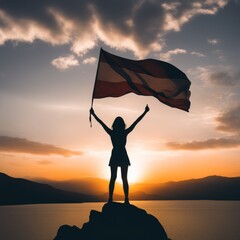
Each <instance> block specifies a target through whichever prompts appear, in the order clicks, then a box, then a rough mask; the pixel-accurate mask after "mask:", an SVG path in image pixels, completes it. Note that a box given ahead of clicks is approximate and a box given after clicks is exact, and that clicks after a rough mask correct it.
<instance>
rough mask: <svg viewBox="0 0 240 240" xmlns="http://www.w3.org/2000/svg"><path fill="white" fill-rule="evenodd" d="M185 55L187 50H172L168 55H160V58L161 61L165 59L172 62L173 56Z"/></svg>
mask: <svg viewBox="0 0 240 240" xmlns="http://www.w3.org/2000/svg"><path fill="white" fill-rule="evenodd" d="M185 53H187V50H185V49H181V48H176V49H173V50H170V51H168V52H166V53H162V54H160V57H161V59H163V60H165V61H169V60H171V58H172V56H174V55H179V54H185Z"/></svg>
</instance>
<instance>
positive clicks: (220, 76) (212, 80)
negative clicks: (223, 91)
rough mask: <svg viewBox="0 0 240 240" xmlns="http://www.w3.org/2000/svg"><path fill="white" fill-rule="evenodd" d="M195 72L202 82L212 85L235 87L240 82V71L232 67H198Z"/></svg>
mask: <svg viewBox="0 0 240 240" xmlns="http://www.w3.org/2000/svg"><path fill="white" fill-rule="evenodd" d="M195 72H196V74H197V75H198V76H199V77H200V78H201V80H203V81H204V82H205V83H208V84H210V85H219V86H235V85H237V84H238V83H239V82H240V71H236V70H235V69H233V68H232V67H230V66H223V65H220V66H207V67H198V68H197V69H196V71H195Z"/></svg>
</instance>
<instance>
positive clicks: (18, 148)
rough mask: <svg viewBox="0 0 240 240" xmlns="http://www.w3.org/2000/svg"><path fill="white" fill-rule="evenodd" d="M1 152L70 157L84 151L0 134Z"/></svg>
mask: <svg viewBox="0 0 240 240" xmlns="http://www.w3.org/2000/svg"><path fill="white" fill-rule="evenodd" d="M0 152H15V153H30V154H36V155H51V154H56V155H61V156H64V157H70V156H74V155H81V154H82V152H78V151H71V150H68V149H65V148H60V147H56V146H54V145H50V144H44V143H39V142H32V141H29V140H27V139H24V138H16V137H8V136H0Z"/></svg>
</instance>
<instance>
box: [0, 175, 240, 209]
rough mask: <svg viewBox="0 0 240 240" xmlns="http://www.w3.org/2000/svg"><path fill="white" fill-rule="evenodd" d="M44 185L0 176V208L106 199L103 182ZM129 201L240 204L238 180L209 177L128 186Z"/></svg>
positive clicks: (118, 196) (119, 193) (119, 197)
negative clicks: (188, 201)
mask: <svg viewBox="0 0 240 240" xmlns="http://www.w3.org/2000/svg"><path fill="white" fill-rule="evenodd" d="M39 181H40V179H39ZM41 181H43V180H41ZM44 181H45V183H37V182H35V181H29V180H25V179H21V178H13V177H10V176H8V175H6V174H4V173H0V205H10V204H34V203H80V202H96V201H106V200H107V198H108V181H107V180H104V179H97V178H85V179H82V180H81V179H80V180H71V181H60V182H56V181H48V180H44ZM46 183H48V184H46ZM50 185H53V186H54V187H52V186H50ZM60 189H61V190H60ZM115 190H118V191H116V192H115V194H114V199H115V200H121V201H122V200H123V196H122V193H123V190H122V186H121V184H118V183H116V189H115ZM130 199H131V200H240V177H221V176H209V177H205V178H200V179H190V180H184V181H179V182H166V183H159V184H133V185H131V186H130Z"/></svg>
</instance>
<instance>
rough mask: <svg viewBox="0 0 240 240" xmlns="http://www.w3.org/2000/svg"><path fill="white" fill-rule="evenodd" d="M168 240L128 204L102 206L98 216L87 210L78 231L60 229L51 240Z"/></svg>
mask: <svg viewBox="0 0 240 240" xmlns="http://www.w3.org/2000/svg"><path fill="white" fill-rule="evenodd" d="M87 239H91V240H110V239H111V240H120V239H121V240H123V239H124V240H134V239H138V240H143V239H144V240H146V239H149V240H155V239H156V240H170V239H169V238H168V237H167V234H166V232H165V230H164V228H163V227H162V225H161V224H160V222H159V221H158V220H157V219H156V218H155V217H154V216H152V215H150V214H148V213H147V212H146V211H145V210H143V209H140V208H138V207H136V206H134V205H131V204H123V203H117V202H113V203H106V204H105V205H104V206H103V208H102V212H98V211H95V210H91V212H90V216H89V222H87V223H84V224H83V227H82V228H81V229H80V228H78V227H76V226H72V227H71V226H68V225H62V226H61V227H60V228H59V229H58V232H57V236H56V237H55V238H54V240H87Z"/></svg>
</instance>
